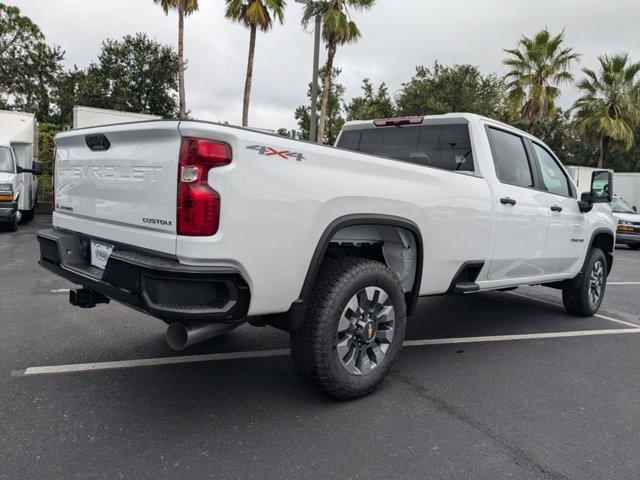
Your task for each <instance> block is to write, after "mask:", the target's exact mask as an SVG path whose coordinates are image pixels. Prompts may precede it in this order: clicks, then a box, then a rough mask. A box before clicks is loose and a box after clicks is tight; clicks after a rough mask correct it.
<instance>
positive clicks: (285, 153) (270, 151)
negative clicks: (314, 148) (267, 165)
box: [247, 145, 305, 162]
mask: <svg viewBox="0 0 640 480" xmlns="http://www.w3.org/2000/svg"><path fill="white" fill-rule="evenodd" d="M247 148H248V149H249V150H255V151H257V152H258V153H259V154H260V155H266V156H267V157H276V156H277V157H281V158H285V159H287V158H295V159H296V161H298V162H301V161H302V160H304V159H305V156H304V155H303V154H302V153H297V152H290V151H289V150H276V149H275V148H273V147H267V146H265V145H251V146H250V147H247Z"/></svg>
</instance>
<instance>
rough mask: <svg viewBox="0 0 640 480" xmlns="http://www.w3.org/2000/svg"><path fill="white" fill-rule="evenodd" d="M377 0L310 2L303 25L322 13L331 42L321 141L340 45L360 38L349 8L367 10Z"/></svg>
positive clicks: (325, 34) (327, 39)
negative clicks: (332, 74) (334, 63)
mask: <svg viewBox="0 0 640 480" xmlns="http://www.w3.org/2000/svg"><path fill="white" fill-rule="evenodd" d="M375 1H376V0H317V1H310V2H308V3H307V5H306V7H305V10H304V15H303V17H302V24H303V25H304V26H305V27H307V26H308V25H309V22H310V21H311V20H312V19H313V18H314V17H315V16H316V14H318V13H319V14H320V15H321V16H322V37H323V38H324V41H325V43H326V44H327V63H326V65H325V66H324V69H323V71H324V79H323V83H324V87H323V90H322V92H323V93H322V99H321V102H320V118H319V119H318V135H317V139H318V142H320V143H322V142H323V140H324V131H325V128H326V124H327V109H328V107H329V94H330V92H331V81H332V78H331V72H333V61H334V59H335V56H336V51H337V49H338V45H345V44H347V43H353V42H355V41H356V40H358V38H360V30H359V29H358V26H357V25H356V24H355V22H354V21H352V20H351V19H350V15H349V9H351V8H353V9H357V10H366V9H369V8H371V7H372V6H373V4H374V3H375Z"/></svg>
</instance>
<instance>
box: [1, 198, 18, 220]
mask: <svg viewBox="0 0 640 480" xmlns="http://www.w3.org/2000/svg"><path fill="white" fill-rule="evenodd" d="M17 211H18V202H0V223H11V222H13V221H14V219H15V216H16V212H17Z"/></svg>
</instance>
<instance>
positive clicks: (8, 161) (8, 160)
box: [0, 147, 15, 173]
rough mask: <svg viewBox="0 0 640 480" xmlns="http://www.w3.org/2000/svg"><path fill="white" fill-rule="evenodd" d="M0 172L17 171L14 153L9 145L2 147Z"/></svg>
mask: <svg viewBox="0 0 640 480" xmlns="http://www.w3.org/2000/svg"><path fill="white" fill-rule="evenodd" d="M0 172H4V173H15V168H14V166H13V155H12V154H11V149H10V148H8V147H0Z"/></svg>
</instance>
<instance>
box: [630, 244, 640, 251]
mask: <svg viewBox="0 0 640 480" xmlns="http://www.w3.org/2000/svg"><path fill="white" fill-rule="evenodd" d="M629 248H630V249H631V250H640V243H630V244H629Z"/></svg>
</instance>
